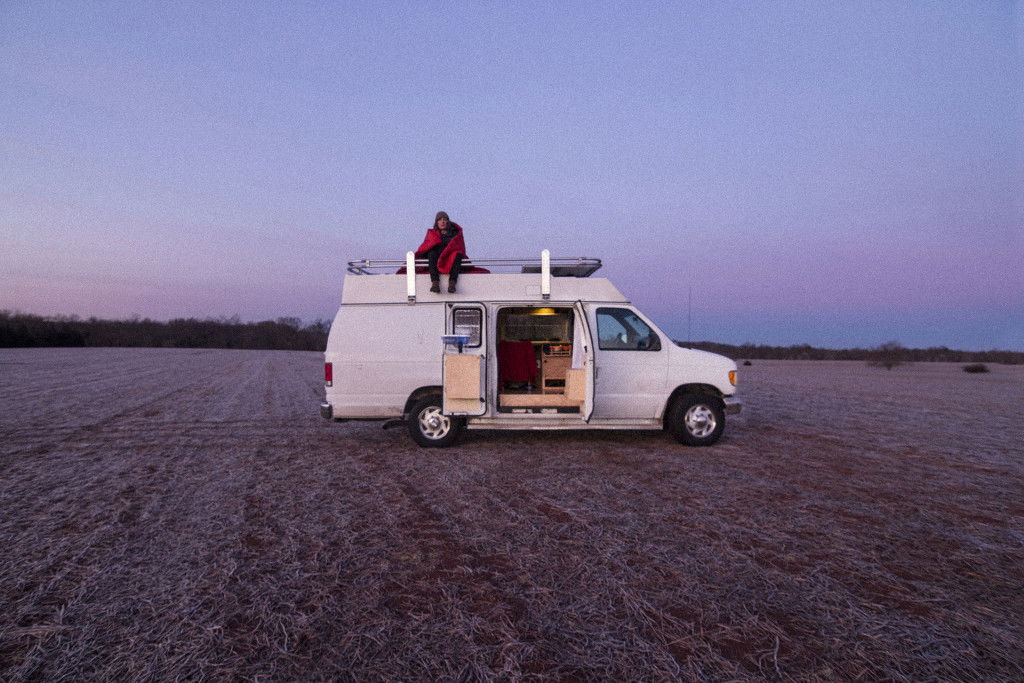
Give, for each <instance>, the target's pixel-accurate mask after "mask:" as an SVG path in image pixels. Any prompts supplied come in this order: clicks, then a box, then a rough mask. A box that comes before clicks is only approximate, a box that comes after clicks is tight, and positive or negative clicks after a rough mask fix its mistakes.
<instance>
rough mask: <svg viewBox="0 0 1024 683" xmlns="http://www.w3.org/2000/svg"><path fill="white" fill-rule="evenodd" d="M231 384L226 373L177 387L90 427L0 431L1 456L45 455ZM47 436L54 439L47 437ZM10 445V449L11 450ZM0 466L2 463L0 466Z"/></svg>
mask: <svg viewBox="0 0 1024 683" xmlns="http://www.w3.org/2000/svg"><path fill="white" fill-rule="evenodd" d="M241 364H242V363H241V362H239V363H236V364H235V366H234V367H235V369H237V367H239V366H240V365H241ZM233 381H234V377H233V374H232V373H231V372H226V373H224V374H223V375H222V376H221V377H220V378H218V380H217V384H212V385H211V383H210V380H209V379H208V378H203V379H197V380H194V381H191V382H188V383H186V384H184V385H182V386H179V387H176V388H171V389H166V390H164V391H162V392H160V393H158V394H156V395H155V396H151V397H150V398H148V399H146V400H144V401H142V402H140V403H136V404H134V405H132V406H129V407H127V408H122V409H119V410H118V409H115V410H114V412H111V413H109V414H107V415H106V416H104V417H102V418H100V419H98V420H96V421H94V422H91V423H89V424H77V425H74V426H70V427H62V428H58V429H54V430H52V431H50V432H49V433H47V434H44V435H40V430H39V429H38V428H35V427H28V428H13V429H11V428H0V440H2V442H3V443H5V444H6V446H7V448H6V449H5V451H0V453H2V454H4V455H10V456H18V455H27V454H31V455H46V454H48V453H50V452H52V451H53V450H55V449H57V448H58V447H60V446H61V445H64V444H67V443H68V442H70V441H72V440H74V439H82V438H84V437H86V436H99V435H100V434H102V433H103V432H104V431H105V430H106V428H107V427H109V426H111V425H113V424H115V423H117V422H119V421H122V420H124V419H126V418H131V417H144V418H145V417H156V416H157V415H158V414H159V412H160V411H158V410H154V408H156V407H158V406H160V405H163V404H167V403H168V402H171V401H174V399H175V398H176V397H180V398H182V399H183V400H181V401H180V402H178V403H180V404H181V405H185V406H188V405H190V404H192V403H195V402H196V400H197V399H202V398H207V397H210V396H213V395H215V394H216V393H217V392H218V391H219V390H220V389H221V387H223V386H226V385H228V384H229V383H231V382H233ZM39 436H42V437H43V438H41V439H38V440H35V441H34V442H33V443H31V445H25V446H22V447H18V444H19V443H22V442H24V441H25V440H26V438H29V439H31V438H33V437H36V438H38V437H39ZM50 436H53V437H55V438H47V437H50ZM12 445H13V448H11V446H12ZM7 449H10V450H7ZM0 466H2V463H0Z"/></svg>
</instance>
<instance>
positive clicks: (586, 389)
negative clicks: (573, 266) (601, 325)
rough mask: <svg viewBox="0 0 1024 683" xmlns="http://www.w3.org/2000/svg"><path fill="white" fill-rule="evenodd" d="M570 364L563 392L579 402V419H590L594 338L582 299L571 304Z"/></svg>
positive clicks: (587, 420) (592, 397) (592, 399)
mask: <svg viewBox="0 0 1024 683" xmlns="http://www.w3.org/2000/svg"><path fill="white" fill-rule="evenodd" d="M573 310H574V311H575V313H576V315H575V316H574V317H575V321H574V323H573V325H574V329H573V353H572V366H571V367H570V368H569V370H567V371H566V377H565V393H566V395H567V396H569V397H570V398H572V399H574V400H578V401H579V402H580V419H582V420H583V421H584V422H589V421H590V416H591V415H593V414H594V338H593V335H592V334H591V332H590V322H589V321H588V320H587V312H586V310H585V309H584V307H583V302H582V301H577V302H576V303H575V304H574V305H573Z"/></svg>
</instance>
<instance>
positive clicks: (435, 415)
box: [418, 406, 452, 441]
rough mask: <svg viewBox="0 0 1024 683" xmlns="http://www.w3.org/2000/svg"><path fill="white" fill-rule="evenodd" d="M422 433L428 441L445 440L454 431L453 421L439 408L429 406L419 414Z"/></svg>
mask: <svg viewBox="0 0 1024 683" xmlns="http://www.w3.org/2000/svg"><path fill="white" fill-rule="evenodd" d="M418 420H419V424H420V433H421V434H422V435H423V436H425V437H427V438H428V439H432V440H435V441H436V440H437V439H443V438H444V437H445V436H447V435H448V432H450V431H451V429H452V421H451V419H450V418H449V417H448V416H447V415H444V414H442V413H441V409H440V408H439V407H437V406H429V407H427V408H424V409H423V410H421V411H420V414H419V418H418Z"/></svg>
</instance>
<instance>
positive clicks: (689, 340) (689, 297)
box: [686, 284, 693, 346]
mask: <svg viewBox="0 0 1024 683" xmlns="http://www.w3.org/2000/svg"><path fill="white" fill-rule="evenodd" d="M692 310H693V285H692V284H691V285H690V286H689V288H688V289H687V291H686V345H687V346H693V331H692V327H691V321H692V315H691V313H692Z"/></svg>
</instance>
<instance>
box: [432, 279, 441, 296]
mask: <svg viewBox="0 0 1024 683" xmlns="http://www.w3.org/2000/svg"><path fill="white" fill-rule="evenodd" d="M430 291H431V292H433V293H434V294H440V293H441V281H440V280H431V281H430Z"/></svg>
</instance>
